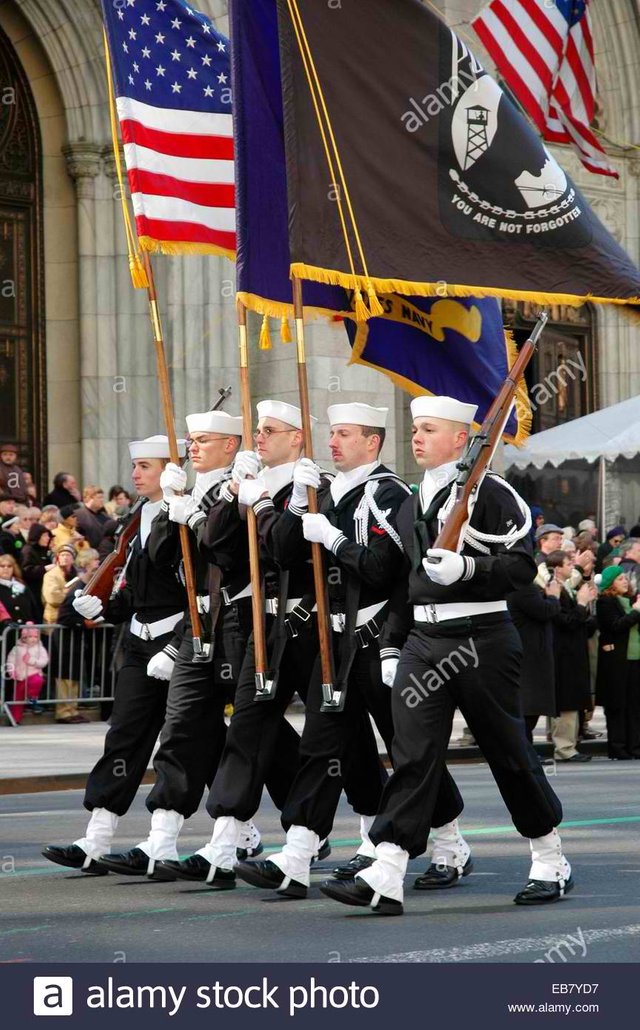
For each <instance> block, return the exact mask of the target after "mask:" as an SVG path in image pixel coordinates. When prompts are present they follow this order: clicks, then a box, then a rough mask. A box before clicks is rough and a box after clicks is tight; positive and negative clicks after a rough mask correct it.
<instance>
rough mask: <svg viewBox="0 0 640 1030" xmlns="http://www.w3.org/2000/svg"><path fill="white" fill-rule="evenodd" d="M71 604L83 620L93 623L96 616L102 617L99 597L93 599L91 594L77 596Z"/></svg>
mask: <svg viewBox="0 0 640 1030" xmlns="http://www.w3.org/2000/svg"><path fill="white" fill-rule="evenodd" d="M72 604H73V607H74V608H75V610H76V611H77V613H78V615H81V616H82V618H83V619H91V620H92V621H95V620H96V619H97V618H98V616H101V615H102V601H101V600H100V598H99V597H93V596H92V595H91V594H81V593H79V594H77V595H76V596H75V597H74V599H73V601H72Z"/></svg>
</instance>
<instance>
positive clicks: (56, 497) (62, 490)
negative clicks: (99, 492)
mask: <svg viewBox="0 0 640 1030" xmlns="http://www.w3.org/2000/svg"><path fill="white" fill-rule="evenodd" d="M80 497H81V494H80V491H79V490H78V484H77V483H76V480H75V477H74V476H72V475H71V473H70V472H58V473H57V474H56V475H55V476H54V479H53V490H52V491H51V493H49V494H47V496H46V497H45V498H43V501H42V503H43V505H47V504H55V506H56V508H65V507H66V506H67V505H69V504H77V503H78V501H79V500H80Z"/></svg>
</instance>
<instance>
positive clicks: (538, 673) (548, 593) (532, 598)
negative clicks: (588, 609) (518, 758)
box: [507, 569, 562, 743]
mask: <svg viewBox="0 0 640 1030" xmlns="http://www.w3.org/2000/svg"><path fill="white" fill-rule="evenodd" d="M549 576H550V573H549V572H547V570H546V569H544V570H543V569H539V570H538V575H537V576H536V578H535V580H534V581H533V583H530V584H529V585H528V586H526V587H521V588H520V589H519V590H514V591H513V593H511V594H508V595H507V606H508V608H509V612H510V614H511V618H512V619H513V621H514V624H515V626H516V629H517V630H518V633H519V634H520V639H521V641H522V650H523V656H522V665H521V667H520V686H521V692H522V713H523V715H524V721H525V726H526V731H527V737H528V739H529V741H531V743H533V731H534V729H535V727H536V725H537V723H538V720H539V719H540V716H541V715H549V716H555V714H556V712H557V708H556V689H555V667H554V651H553V620H554V618H555V617H556V615H557V613H558V611H559V609H560V600H559V598H560V591H561V589H562V588H561V586H560V584H559V582H558V581H557V579H555V578H551V579H550V578H549Z"/></svg>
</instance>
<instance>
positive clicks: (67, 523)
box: [53, 504, 89, 553]
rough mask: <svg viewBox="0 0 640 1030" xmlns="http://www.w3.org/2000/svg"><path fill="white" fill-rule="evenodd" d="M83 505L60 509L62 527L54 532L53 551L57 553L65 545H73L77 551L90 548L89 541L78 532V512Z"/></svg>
mask: <svg viewBox="0 0 640 1030" xmlns="http://www.w3.org/2000/svg"><path fill="white" fill-rule="evenodd" d="M81 507H82V505H80V504H68V505H67V506H66V507H64V508H61V509H60V518H61V520H62V521H61V522H60V525H59V526H58V527H57V528H56V529H54V531H53V549H54V551H55V552H56V553H57V552H58V550H59V549H60V548H61V547H62V545H63V544H72V545H73V547H74V548H75V550H76V551H82V550H85V549H86V548H88V547H89V541H88V540H86V539H85V537H84V536H83V535H82V533H80V532H79V531H78V512H79V510H80V508H81Z"/></svg>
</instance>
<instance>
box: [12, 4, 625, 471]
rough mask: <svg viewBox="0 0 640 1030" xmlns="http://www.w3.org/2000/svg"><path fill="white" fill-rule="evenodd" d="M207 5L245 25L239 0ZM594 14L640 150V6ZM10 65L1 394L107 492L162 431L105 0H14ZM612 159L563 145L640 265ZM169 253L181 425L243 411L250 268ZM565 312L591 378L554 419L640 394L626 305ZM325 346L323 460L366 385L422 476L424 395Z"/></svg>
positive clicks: (318, 396)
mask: <svg viewBox="0 0 640 1030" xmlns="http://www.w3.org/2000/svg"><path fill="white" fill-rule="evenodd" d="M198 6H199V7H200V9H201V10H204V11H206V12H207V13H209V14H210V15H212V16H213V17H214V18H215V19H216V23H217V24H218V26H219V27H220V28H221V30H222V31H226V30H227V27H228V18H227V10H226V8H227V5H226V3H225V2H224V0H200V2H199V5H198ZM437 6H438V7H439V8H440V9H441V11H442V12H443V14H444V15H445V16H446V18H447V20H448V21H449V23H450V24H451V25H453V26H457V27H458V28H459V30H460V31H462V32H468V33H469V34H470V35H472V32H471V30H470V29H469V28H468V24H467V23H468V21H469V19H470V17H472V16H473V14H474V13H475V12H476V11H477V10H478V9H479V7H480V6H481V3H480V0H440V2H439V3H438V4H437ZM592 7H593V17H594V23H595V38H596V43H597V61H598V71H599V76H600V93H601V101H602V111H601V113H600V116H599V125H600V128H601V129H602V131H603V132H604V133H605V134H606V136H607V137H609V138H610V139H611V140H614V141H616V142H623V143H635V144H639V143H640V15H639V13H638V7H637V4H636V2H635V0H607V2H606V4H604V3H595V4H593V5H592ZM475 49H476V50H478V51H479V52H480V53H481V48H480V47H479V46H477V44H476V46H475ZM0 68H1V69H2V76H3V81H2V82H1V83H0V218H1V219H2V231H1V232H0V389H2V391H3V395H4V397H5V400H6V401H7V402H8V406H6V405H5V404H3V405H2V406H1V407H2V408H3V411H4V414H3V415H0V434H2V435H6V436H9V437H11V438H13V439H17V440H19V442H20V446H21V450H22V457H23V460H24V461H25V463H26V464H27V466H28V467H29V466H30V467H32V468H33V469H34V471H35V472H36V476H37V477H38V478H40V479H41V480H44V478H45V476H47V477H49V478H50V477H51V476H52V475H53V474H54V473H55V472H56V471H58V470H60V469H68V470H69V471H73V472H74V473H75V474H76V475H78V477H79V478H80V479H81V480H82V481H84V482H99V483H101V484H102V485H103V486H105V487H108V486H109V485H110V484H111V483H113V482H117V481H125V482H126V480H127V475H128V472H127V469H128V461H127V454H126V448H125V444H126V441H127V440H129V439H131V438H134V437H140V436H144V435H147V434H150V433H154V432H158V431H161V428H162V426H161V415H160V405H159V399H158V389H157V382H156V376H155V358H154V353H153V347H152V341H151V335H150V328H149V319H148V313H147V303H146V295H145V293H144V291H137V292H136V291H134V290H133V289H132V287H131V284H130V279H129V272H128V265H127V260H126V247H125V238H124V231H123V226H122V217H121V212H120V201H119V196H118V186H117V178H116V175H115V168H114V161H113V156H112V151H111V144H110V131H109V118H108V108H107V103H106V86H105V71H104V57H103V49H102V30H101V20H100V5H99V3H98V0H0ZM12 84H13V85H14V87H15V88H16V89H17V95H18V99H19V102H18V103H13V104H12V105H9V104H8V103H7V104H4V94H2V89H5V87H11V86H12ZM7 96H9V94H7ZM5 108H6V110H5ZM611 155H612V158H613V160H614V161H615V163H616V164H617V165H618V167H619V169H620V172H621V176H620V179H619V181H617V182H616V181H615V180H612V179H605V178H604V177H599V176H593V175H589V174H588V173H586V172H584V171H583V170H582V169H581V167H580V166H579V163H578V162H577V160H576V159H575V157H574V155H573V154H572V153H570V152H569V151H567V150H565V149H563V148H559V150H558V156H559V159H560V161H561V163H562V164H563V165H564V166H565V167H566V168H567V169H568V170H569V172H570V173H571V174H572V175H573V176H574V178H575V179H576V180H577V182H578V184H579V186H580V188H581V189H583V190H584V192H585V194H586V195H587V197H588V199H589V200H590V202H591V203H592V205H593V207H594V208H595V210H596V211H597V213H598V214H599V216H600V217H601V218H602V219H603V221H604V222H605V224H606V225H607V226H608V228H609V229H610V230H611V231H612V232H613V234H614V235H615V236H616V238H617V239H618V240H620V242H621V243H622V244H623V245H624V246H625V247H626V249H627V250H628V252H629V253H630V254H631V256H632V258H633V259H634V261H635V262H636V263H640V228H639V217H640V206H639V189H640V150H638V149H635V150H634V149H631V148H629V149H624V148H620V147H617V146H612V147H611ZM154 264H155V270H156V278H157V283H158V292H159V295H160V297H161V306H162V312H163V321H164V329H165V336H166V343H167V357H168V362H169V366H170V371H171V379H172V387H173V396H174V401H175V408H176V416H177V421H178V426H179V427H180V426H181V425H182V424H183V418H184V414H185V413H186V412H187V411H189V410H191V411H193V410H197V409H201V408H206V407H209V406H210V405H211V404H212V403H213V401H214V400H215V399H216V397H217V393H218V388H219V387H220V386H227V385H231V386H232V387H233V390H234V398H233V400H232V401H231V402H230V403H228V404H227V409H228V410H238V408H239V398H238V374H237V334H236V326H235V310H234V291H235V282H234V267H233V265H232V264H231V263H230V262H229V261H227V260H226V259H223V258H212V257H206V258H204V257H188V258H167V257H163V256H159V257H158V258H156V259H155V262H154ZM9 267H11V268H12V269H13V271H12V272H11V274H10V273H9V272H8V271H7V269H8V268H9ZM12 275H13V276H14V277H15V278H16V280H17V282H18V293H19V294H20V295H19V296H18V297H17V298H14V299H13V300H12V299H11V298H8V300H6V301H5V298H4V292H3V289H2V287H3V281H4V280H5V279H6V280H7V281H9V280H10V279H11V276H12ZM3 312H4V313H3ZM505 314H506V316H507V318H508V319H509V320H510V321H511V322H512V323H513V324H514V325H515V326H516V327H517V328H518V331H521V332H524V331H526V328H527V326H528V325H529V323H530V318H531V317H532V316H533V312H532V311H528V310H527V309H526V308H525V307H524V306H522V305H511V306H510V307H508V308H507V309H506V310H505ZM553 318H554V333H555V335H554V336H553V337H552V338H551V339H550V344H549V346H550V347H551V348H552V350H551V351H550V353H551V355H552V357H551V358H548V360H555V357H554V355H555V356H557V353H558V347H560V353H562V347H563V346H565V348H566V347H569V348H571V347H573V348H574V350H575V349H576V348H577V349H578V350H579V351H581V352H583V353H584V356H585V361H586V363H587V366H588V368H589V377H590V378H589V383H588V384H582V385H581V384H577V385H576V386H575V390H574V393H573V394H572V395H571V396H570V397H569V398H567V397H565V398H564V399H561V402H560V403H564V404H565V408H564V409H562V410H559V411H558V410H556V409H554V410H550V411H548V412H545V413H542V414H541V417H545V418H547V420H551V423H552V422H553V420H554V419H556V420H557V419H558V418H563V417H567V415H568V414H569V415H570V414H572V413H573V414H580V413H582V412H583V411H586V410H590V409H591V408H593V407H597V406H603V405H607V404H611V403H614V402H615V401H617V400H622V399H625V398H626V397H629V396H631V395H632V394H635V393H638V392H640V348H639V347H638V329H637V327H636V326H635V325H634V324H633V323H631V322H630V321H629V320H628V319H627V318H626V316H625V315H624V314H623V313H621V312H620V311H617V310H615V309H613V308H609V309H604V308H601V309H598V310H591V309H588V308H584V309H579V310H577V311H576V310H565V309H562V310H561V309H557V310H556V311H554V312H553ZM274 329H275V323H274ZM251 330H252V333H251V335H252V340H253V344H254V346H253V349H252V366H253V367H252V385H253V390H254V394H255V395H256V396H258V395H262V396H264V395H267V394H271V395H277V396H279V397H281V398H282V399H285V400H295V398H296V396H297V385H296V371H295V363H294V354H293V348H292V347H291V346H290V345H281V344H280V343H279V341H277V340H276V342H274V347H273V349H272V350H271V351H269V352H262V353H258V351H257V348H256V346H255V341H256V339H257V332H258V320H257V319H253V318H252V320H251ZM273 335H274V337H276V335H277V334H276V333H275V332H274V334H273ZM554 341H555V342H554ZM563 341H564V343H563ZM553 347H555V351H554V350H553ZM308 349H309V365H308V370H309V380H310V387H311V391H310V392H311V405H312V410H313V411H314V413H316V414H317V415H318V416H319V418H320V420H321V421H320V425H319V427H318V430H317V453H318V455H319V456H320V457H321V458H326V457H327V448H326V423H323V421H322V420H323V418H324V417H325V409H326V407H327V404H328V403H332V402H335V401H337V400H341V401H348V400H351V399H353V398H355V397H356V396H357V397H358V398H360V399H363V400H367V401H368V402H369V403H372V404H379V405H386V406H389V407H390V409H391V412H390V414H391V418H390V425H389V434H388V442H387V444H386V447H385V457H386V460H387V462H388V463H389V464H391V465H393V466H395V467H397V468H398V470H399V471H401V472H404V471H405V470H408V469H409V467H410V464H409V455H408V450H407V445H406V444H407V426H408V419H407V398H406V397H405V396H404V395H402V394H400V392H399V391H397V390H396V389H394V388H393V387H392V386H391V385H390V383H389V382H388V381H387V380H386V379H385V378H384V377H383V376H381V375H380V374H379V373H377V372H375V371H373V370H370V369H364V368H360V367H357V366H352V367H347V362H348V359H349V347H348V345H347V341H346V334H345V332H344V328H343V327H342V326H341V325H340V324H327V323H325V322H317V323H314V324H312V325H311V326H310V327H309V331H308ZM541 360H542V359H541ZM572 389H573V387H572ZM576 391H577V392H576ZM567 404H569V407H568V408H567V407H566V405H567ZM574 409H575V410H574Z"/></svg>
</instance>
